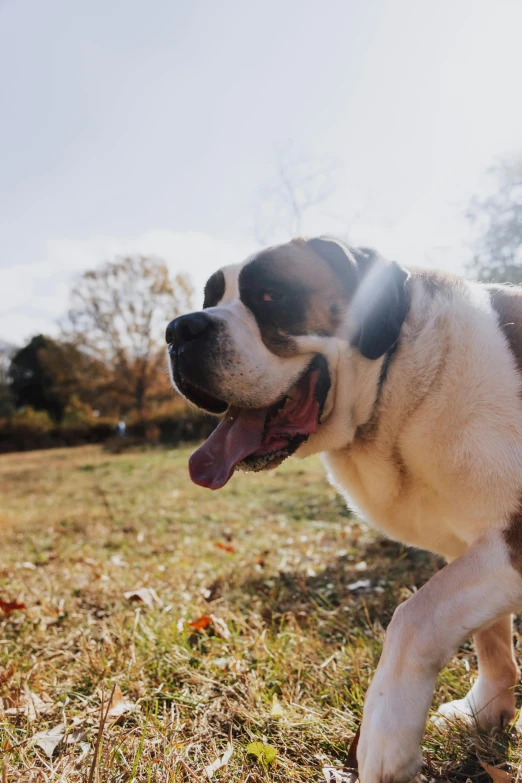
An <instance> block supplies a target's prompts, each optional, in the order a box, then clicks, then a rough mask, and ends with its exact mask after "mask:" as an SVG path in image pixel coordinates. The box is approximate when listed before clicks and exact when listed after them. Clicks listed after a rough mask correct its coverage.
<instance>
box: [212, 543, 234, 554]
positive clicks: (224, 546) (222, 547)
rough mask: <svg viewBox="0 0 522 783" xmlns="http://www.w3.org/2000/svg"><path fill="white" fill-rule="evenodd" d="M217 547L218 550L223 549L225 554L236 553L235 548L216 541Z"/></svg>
mask: <svg viewBox="0 0 522 783" xmlns="http://www.w3.org/2000/svg"><path fill="white" fill-rule="evenodd" d="M216 546H217V548H218V549H223V550H224V551H225V552H235V551H236V550H235V549H234V547H233V546H230V544H222V543H221V541H216Z"/></svg>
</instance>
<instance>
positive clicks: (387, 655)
mask: <svg viewBox="0 0 522 783" xmlns="http://www.w3.org/2000/svg"><path fill="white" fill-rule="evenodd" d="M521 605H522V577H521V575H520V574H519V572H518V571H516V570H515V569H514V568H513V566H512V565H511V562H510V557H509V551H508V548H507V545H506V543H505V540H504V537H503V535H502V533H501V532H500V531H495V532H492V533H490V534H488V535H487V536H485V537H483V538H481V539H480V540H479V541H477V542H476V543H475V544H473V546H471V547H470V549H469V550H468V551H467V552H466V553H465V554H464V555H462V557H460V558H458V560H455V561H454V562H453V563H451V564H450V565H448V566H446V568H444V569H443V570H442V571H440V572H439V573H438V574H436V575H435V576H434V577H433V579H431V580H430V581H429V582H428V583H427V584H426V585H424V587H423V588H422V589H421V590H419V592H418V593H416V594H415V595H414V596H413V597H412V598H410V599H409V600H408V601H406V603H404V604H402V606H400V607H399V608H398V609H397V610H396V612H395V614H394V616H393V619H392V621H391V623H390V625H389V628H388V631H387V634H386V640H385V643H384V649H383V652H382V656H381V660H380V662H379V666H378V667H377V671H376V673H375V677H374V679H373V682H372V683H371V685H370V688H369V690H368V694H367V697H366V702H365V706H364V716H363V722H362V729H361V739H360V742H359V749H358V760H359V774H360V781H361V783H405V782H406V781H409V780H411V779H412V778H413V777H414V776H415V775H416V774H417V773H418V771H419V770H420V768H421V766H422V755H421V750H420V743H421V739H422V735H423V733H424V727H425V724H426V716H427V713H428V710H429V707H430V703H431V698H432V695H433V688H434V686H435V680H436V677H437V674H438V672H439V671H440V669H441V668H442V667H443V666H444V665H445V664H446V662H447V661H448V660H449V658H450V657H451V656H452V655H453V653H454V652H455V651H456V649H457V648H458V646H459V644H461V642H462V641H464V639H466V638H468V637H469V636H470V635H471V634H472V633H473V632H474V631H476V630H478V629H480V628H483V627H485V626H488V625H491V624H492V623H494V622H495V621H496V620H497V619H498V618H499V617H501V616H502V615H505V614H507V613H509V612H513V611H515V610H516V609H517V608H519V607H520V606H521Z"/></svg>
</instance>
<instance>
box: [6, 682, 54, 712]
mask: <svg viewBox="0 0 522 783" xmlns="http://www.w3.org/2000/svg"><path fill="white" fill-rule="evenodd" d="M7 702H10V703H11V704H12V706H11V707H8V709H6V710H5V714H6V715H25V716H26V717H27V718H28V720H35V718H36V717H37V716H38V715H39V714H40V715H45V713H47V712H49V710H51V709H52V707H53V702H52V701H51V699H49V697H47V698H46V700H45V701H44V700H43V699H41V698H40V696H38V695H37V694H36V693H33V692H32V691H31V689H30V688H29V686H28V685H24V690H23V692H18V693H16V694H15V695H14V696H11V697H10V698H9V699H6V703H7Z"/></svg>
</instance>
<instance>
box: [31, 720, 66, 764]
mask: <svg viewBox="0 0 522 783" xmlns="http://www.w3.org/2000/svg"><path fill="white" fill-rule="evenodd" d="M63 737H64V730H63V725H62V724H61V723H60V724H59V725H58V726H55V727H54V728H53V729H48V730H47V731H38V732H37V733H36V734H35V735H34V737H33V742H34V744H35V745H38V747H39V748H41V749H42V750H43V752H44V753H45V755H46V756H48V757H49V758H52V755H53V753H54V751H55V748H56V747H57V746H58V745H59V744H60V742H61V741H62V740H63Z"/></svg>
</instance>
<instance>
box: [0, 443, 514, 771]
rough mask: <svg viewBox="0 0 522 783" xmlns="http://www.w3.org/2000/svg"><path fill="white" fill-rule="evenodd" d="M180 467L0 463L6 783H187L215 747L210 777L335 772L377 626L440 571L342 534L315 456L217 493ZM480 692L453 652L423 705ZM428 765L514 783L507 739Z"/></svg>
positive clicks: (466, 653) (380, 543)
mask: <svg viewBox="0 0 522 783" xmlns="http://www.w3.org/2000/svg"><path fill="white" fill-rule="evenodd" d="M189 453H190V450H188V449H180V450H177V451H164V450H149V451H142V452H126V453H123V454H120V455H111V454H108V453H105V452H104V451H103V450H102V449H101V448H98V447H80V448H76V449H69V450H65V449H64V450H55V451H46V452H31V453H25V454H14V455H11V454H9V455H4V456H2V457H0V527H1V534H2V548H1V557H0V580H1V582H0V599H2V601H4V602H7V603H8V604H9V602H14V603H16V604H18V605H23V608H20V609H16V608H13V606H12V605H11V607H9V605H8V606H7V607H6V611H4V613H3V615H2V617H1V620H0V624H1V628H0V695H1V697H2V710H1V712H0V720H1V723H0V729H1V743H0V768H2V764H3V775H4V777H3V780H4V781H5V780H9V781H71V783H73V782H75V781H110V782H111V783H116V781H118V783H123V782H125V783H131V782H133V781H165V783H167V782H168V781H180V783H181V782H186V783H189V781H191V782H192V783H196V782H197V781H199V782H200V783H203V781H205V780H208V776H207V774H206V772H205V766H206V765H208V764H210V763H212V762H213V761H214V760H215V759H216V758H217V757H218V756H220V755H221V754H222V753H224V751H225V750H226V749H227V744H228V743H231V744H232V755H231V757H230V759H229V761H228V763H227V765H226V766H224V767H223V768H222V769H220V770H219V771H217V772H216V773H215V775H214V778H213V779H214V780H216V781H245V782H246V781H247V780H248V781H251V782H252V783H256V782H257V781H258V782H259V783H261V781H280V783H283V781H303V782H304V781H321V780H324V777H323V773H322V768H323V767H324V766H325V765H327V764H333V765H341V764H342V762H343V760H344V758H345V756H346V751H347V747H348V745H349V743H350V740H351V738H352V737H353V735H354V732H355V730H356V727H357V725H358V723H359V720H360V717H361V711H362V702H363V696H364V693H365V691H366V688H367V685H368V682H369V679H370V677H371V675H372V672H373V671H374V669H375V666H376V663H377V660H378V657H379V652H380V649H381V644H382V639H383V628H384V627H385V626H386V624H387V623H388V621H389V619H390V617H391V614H392V611H393V608H394V607H395V605H396V604H397V602H399V601H402V600H404V599H405V598H407V597H408V596H409V595H410V594H411V593H412V591H414V590H415V589H416V588H418V587H419V586H420V585H421V584H422V583H423V582H424V581H425V580H426V579H427V578H429V576H430V575H431V574H432V573H433V572H434V571H435V570H436V569H437V568H439V567H440V563H438V562H437V561H436V559H435V558H432V557H431V556H429V555H427V554H425V553H422V552H416V551H413V550H407V549H405V548H403V547H401V546H400V545H398V544H395V543H392V542H390V541H386V540H383V539H381V538H379V537H378V536H376V535H375V534H374V533H373V532H371V531H370V530H369V529H368V528H367V527H366V526H364V525H361V524H359V523H357V522H356V521H355V520H354V519H353V518H352V517H351V516H350V514H349V512H348V511H347V510H346V508H345V506H344V505H343V503H342V501H341V500H340V499H339V498H338V497H337V496H336V494H335V492H334V490H333V489H331V488H330V487H329V486H328V484H327V483H326V481H325V479H324V474H323V470H322V467H321V465H320V462H319V461H318V460H316V459H312V460H308V461H307V462H304V463H299V462H288V463H286V464H284V465H283V466H282V467H281V468H280V469H279V470H277V471H276V472H275V473H272V474H259V475H236V476H235V477H234V478H233V479H232V481H231V482H230V484H229V485H228V486H227V487H226V488H225V489H224V490H222V491H220V492H218V493H211V492H209V491H206V490H203V489H199V488H197V487H195V486H194V485H192V484H191V483H190V482H189V480H188V475H187V467H186V463H187V458H188V455H189ZM137 590H140V591H141V592H140V594H139V595H137V596H136V595H135V596H132V595H127V596H126V595H125V594H126V593H127V594H129V593H132V592H135V591H137ZM142 599H144V600H142ZM0 614H1V613H0ZM210 617H212V619H202V618H210ZM198 621H199V622H198ZM190 623H193V625H192V626H191V625H190ZM205 625H206V627H203V626H205ZM474 676H475V660H474V657H473V653H472V650H471V647H470V646H469V645H467V646H465V647H464V648H463V649H462V650H461V651H460V652H459V654H458V656H456V657H455V658H454V659H453V661H452V662H451V665H450V666H449V667H448V668H446V669H445V670H444V672H443V674H442V676H441V677H440V678H439V682H438V687H437V693H436V699H435V701H434V705H436V704H438V703H440V702H441V701H446V700H448V699H451V698H455V697H460V696H462V695H464V693H465V692H466V690H467V689H468V687H469V683H470V681H472V680H473V678H474ZM111 692H112V698H111ZM102 707H103V710H102ZM107 713H108V714H107ZM105 715H106V719H105V721H104V725H103V730H102V731H100V725H101V721H103V718H105ZM251 742H260V743H263V745H264V746H265V752H264V753H261V756H260V757H259V758H258V757H256V755H252V754H249V753H248V752H247V746H248V745H249V743H251ZM268 745H269V746H271V747H272V748H274V749H275V750H276V751H277V756H276V757H275V759H274V760H272V761H269V760H268V759H270V758H271V755H273V753H272V754H271V751H270V750H266V746H268ZM424 748H425V757H426V765H425V769H424V774H425V776H426V779H428V780H429V779H432V780H448V781H463V783H464V781H466V780H468V778H469V779H471V780H473V781H486V780H490V778H489V777H488V775H487V774H486V773H485V772H484V771H483V770H482V768H481V767H480V764H479V759H481V760H483V761H486V762H489V763H492V764H504V765H505V766H504V769H506V770H509V771H510V772H512V773H513V774H514V778H513V779H514V780H518V779H520V780H522V775H519V777H517V773H516V767H517V760H519V759H521V758H522V756H521V755H520V753H521V743H520V742H519V738H518V735H517V733H516V732H515V730H511V731H510V732H506V733H504V734H499V735H497V736H495V737H489V736H487V735H478V736H477V735H476V734H475V735H473V734H472V733H469V732H466V731H465V730H463V729H453V730H451V732H450V733H447V732H441V731H440V730H439V729H436V728H435V727H434V726H433V727H429V728H428V731H427V734H426V736H425V742H424ZM258 750H259V751H260V750H261V748H260V746H259V748H258Z"/></svg>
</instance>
